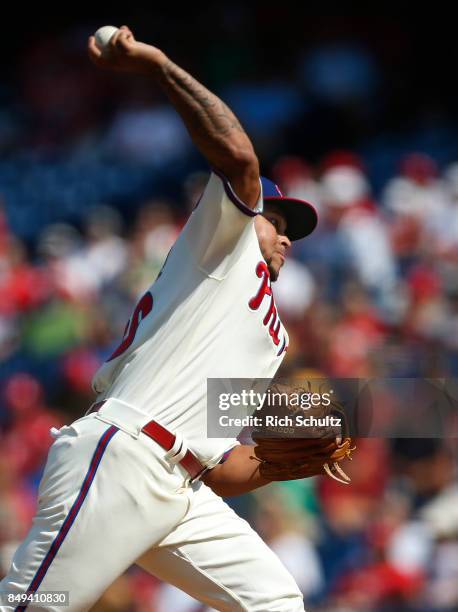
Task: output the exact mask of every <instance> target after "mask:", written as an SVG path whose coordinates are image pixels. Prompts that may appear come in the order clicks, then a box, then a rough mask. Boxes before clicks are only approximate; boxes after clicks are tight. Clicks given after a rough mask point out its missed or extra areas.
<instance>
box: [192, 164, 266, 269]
mask: <svg viewBox="0 0 458 612" xmlns="http://www.w3.org/2000/svg"><path fill="white" fill-rule="evenodd" d="M262 202H263V200H262V185H261V181H259V198H258V202H257V204H256V207H255V208H254V209H252V208H250V207H249V206H247V205H246V204H245V203H244V202H243V201H242V200H241V199H240V198H239V197H238V196H237V194H236V193H235V191H234V189H233V187H232V185H231V183H230V182H229V180H228V179H227V178H226V177H225V176H224V175H222V174H221V173H220V172H219V171H217V170H213V171H212V173H211V175H210V179H209V181H208V183H207V186H206V187H205V191H204V192H203V194H202V197H201V198H200V200H199V202H198V203H197V205H196V207H195V208H194V210H193V212H192V214H191V216H190V218H189V219H188V222H187V223H186V225H185V227H184V229H183V232H182V234H183V236H182V238H183V239H185V240H186V242H187V248H188V250H189V251H190V253H191V255H192V256H193V257H194V259H195V261H196V263H197V265H198V266H199V268H200V269H201V270H202V271H203V272H205V273H206V274H208V275H209V276H212V277H213V278H216V279H222V278H224V277H225V276H226V274H227V273H228V272H229V271H230V269H231V267H232V266H233V264H234V263H235V261H237V259H238V257H239V255H240V253H241V251H243V248H244V245H245V244H246V241H248V240H252V239H253V236H254V234H253V233H254V227H253V225H254V223H253V222H254V218H255V217H256V215H258V214H259V213H261V212H262Z"/></svg>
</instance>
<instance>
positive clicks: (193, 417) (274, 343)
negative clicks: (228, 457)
mask: <svg viewBox="0 0 458 612" xmlns="http://www.w3.org/2000/svg"><path fill="white" fill-rule="evenodd" d="M260 211H262V192H261V194H260V196H259V201H258V205H257V207H256V209H255V210H252V209H250V208H248V207H247V206H246V205H245V204H243V202H242V201H241V200H240V199H239V198H238V197H237V195H236V194H235V192H234V191H233V189H232V187H231V185H230V183H229V181H228V180H227V179H226V178H225V177H223V176H221V175H220V174H219V173H217V172H216V171H214V172H213V173H212V174H211V177H210V180H209V182H208V184H207V186H206V189H205V191H204V193H203V195H202V197H201V199H200V201H199V203H198V205H197V206H196V208H195V209H194V211H193V212H192V214H191V216H190V218H189V220H188V222H187V223H186V225H185V227H184V228H183V230H182V232H181V234H180V236H179V237H178V239H177V241H176V243H175V244H174V246H173V248H172V249H171V251H170V253H169V255H168V257H167V260H166V262H165V264H164V267H163V269H162V271H161V273H160V275H159V277H158V278H157V279H156V281H155V282H154V283H153V285H151V287H149V289H148V290H147V291H146V292H145V294H144V295H143V296H142V297H141V299H140V300H139V302H138V304H137V306H136V307H135V309H134V312H133V315H132V317H131V318H130V320H129V322H128V324H127V326H126V330H125V334H124V338H123V340H122V342H121V343H120V345H119V346H118V348H117V349H116V350H115V351H114V352H113V354H112V355H111V357H110V358H109V359H108V360H107V361H106V362H105V363H104V364H103V366H102V367H101V368H100V369H99V371H98V372H97V373H96V375H95V377H94V379H93V387H94V390H95V391H97V392H98V393H100V397H99V398H98V399H99V400H100V399H106V398H115V399H116V400H119V402H120V403H123V404H125V405H127V406H129V407H134V409H135V410H136V411H138V412H139V413H140V414H144V415H145V418H144V424H145V423H146V422H148V421H149V420H151V419H155V420H157V421H158V422H159V423H161V424H162V425H164V426H165V427H167V428H168V429H169V430H170V431H172V432H174V433H177V432H179V434H181V436H183V438H184V439H185V441H186V443H187V445H188V447H189V448H190V449H191V450H192V451H193V452H194V453H195V454H196V455H197V456H198V457H199V459H200V460H201V461H202V462H203V463H205V464H207V465H210V466H211V465H213V464H215V463H216V462H217V461H218V460H219V458H220V457H221V455H222V454H223V453H224V452H225V451H226V450H227V449H228V448H230V447H232V446H234V445H235V444H236V443H237V442H236V440H235V439H234V438H229V437H228V438H225V439H223V438H207V436H206V432H207V420H206V419H207V398H206V392H207V378H268V379H270V378H272V377H273V376H274V374H275V372H276V371H277V369H278V368H279V366H280V364H281V362H282V360H283V357H284V356H285V351H286V349H287V346H288V335H287V332H286V330H285V328H284V326H283V324H282V323H281V321H280V318H279V315H278V312H277V308H276V305H275V301H274V296H273V294H272V289H271V285H270V277H269V272H268V269H267V265H266V263H265V261H264V259H263V256H262V254H261V250H260V247H259V243H258V238H257V235H256V231H255V227H254V218H255V216H256V214H257V213H258V212H260ZM217 409H218V407H217V406H208V410H209V411H210V410H215V411H216V410H217ZM126 414H128V413H127V412H126Z"/></svg>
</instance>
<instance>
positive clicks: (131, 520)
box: [0, 414, 304, 612]
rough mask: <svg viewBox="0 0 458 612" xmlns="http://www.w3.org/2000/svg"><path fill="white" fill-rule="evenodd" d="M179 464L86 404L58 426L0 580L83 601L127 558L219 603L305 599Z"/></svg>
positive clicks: (252, 535)
mask: <svg viewBox="0 0 458 612" xmlns="http://www.w3.org/2000/svg"><path fill="white" fill-rule="evenodd" d="M186 476H187V473H186V472H185V471H184V470H183V468H181V466H176V465H175V466H174V465H173V464H171V463H170V462H169V461H167V459H166V458H165V451H164V450H163V449H162V448H161V447H160V446H159V445H158V444H156V443H155V442H154V441H153V440H151V439H150V438H149V437H148V436H146V435H145V434H143V433H141V434H140V436H139V437H138V438H135V437H133V436H131V435H130V434H128V433H126V432H124V431H122V430H120V429H118V428H117V427H115V426H113V425H109V424H107V423H104V422H102V421H100V420H99V419H97V418H96V415H95V414H91V415H88V416H85V417H83V418H81V419H78V420H77V421H75V422H74V423H73V424H72V425H70V426H68V427H63V428H62V429H61V430H60V431H59V435H58V437H57V439H56V440H55V442H54V444H53V445H52V447H51V449H50V451H49V455H48V460H47V463H46V467H45V471H44V474H43V478H42V481H41V483H40V487H39V498H38V508H37V513H36V516H35V518H34V520H33V525H32V527H31V529H30V531H29V533H28V535H27V537H26V539H25V540H24V542H23V543H22V544H21V545H20V547H19V548H18V550H17V551H16V554H15V555H14V558H13V561H12V565H11V568H10V571H9V573H8V575H7V576H6V577H5V578H4V580H2V582H1V583H0V591H5V592H8V593H24V592H25V591H34V592H37V593H40V592H50V591H68V592H69V606H68V607H64V608H62V607H57V606H53V605H48V604H46V605H40V606H38V605H37V604H30V605H29V606H27V609H28V610H49V611H51V610H52V611H55V612H64V611H66V610H67V611H70V612H71V611H74V610H75V611H81V610H88V609H89V608H90V607H91V606H92V605H93V604H94V603H95V602H96V601H97V599H98V598H99V597H100V596H101V595H102V594H103V592H104V591H105V590H106V589H107V587H108V586H109V585H110V584H111V583H112V582H113V581H114V580H115V579H116V578H117V577H118V576H119V575H120V574H121V573H123V572H124V571H125V570H126V569H127V568H128V567H129V566H131V565H132V564H135V563H137V564H138V565H140V566H141V567H142V568H144V569H145V570H147V571H148V572H150V573H152V574H154V575H156V576H158V577H159V578H161V579H163V580H165V581H167V582H169V583H171V584H174V585H175V586H177V587H179V588H181V589H183V590H184V591H186V592H187V593H189V594H190V595H191V596H193V597H195V598H196V599H198V600H200V601H202V602H204V603H206V604H207V605H209V606H211V607H213V608H215V609H217V610H222V611H231V612H235V611H242V610H243V611H250V612H255V611H256V612H269V611H272V612H283V611H284V612H301V611H303V610H304V607H303V601H302V595H301V592H300V591H299V589H298V587H297V585H296V583H295V581H294V580H293V578H292V577H291V575H290V574H289V573H288V572H287V570H286V569H285V568H284V566H283V565H282V564H281V562H280V561H279V559H278V558H277V557H276V556H275V554H274V553H273V552H272V551H271V550H270V549H269V548H268V547H267V546H266V544H265V543H264V542H263V541H262V540H261V538H260V537H259V536H258V535H257V534H256V532H255V531H253V530H252V529H251V527H250V526H249V524H248V523H247V522H246V521H244V520H243V519H241V518H240V517H239V516H237V515H236V514H235V513H234V512H233V511H232V509H231V508H230V507H229V506H228V505H227V504H225V503H224V501H223V500H222V499H221V498H220V497H218V496H217V495H215V494H214V493H213V492H212V491H211V490H210V489H209V488H208V487H207V486H206V485H204V484H203V483H200V482H197V483H195V484H193V485H191V486H189V487H184V486H183V485H184V482H185V478H186ZM25 609H26V606H17V605H11V606H10V605H5V604H3V605H2V606H1V610H3V611H7V610H8V611H11V610H17V612H21V611H22V610H25Z"/></svg>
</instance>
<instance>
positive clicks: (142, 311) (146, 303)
mask: <svg viewBox="0 0 458 612" xmlns="http://www.w3.org/2000/svg"><path fill="white" fill-rule="evenodd" d="M152 309H153V296H152V295H151V293H150V292H149V291H148V292H147V293H145V295H144V296H143V297H142V298H141V300H140V301H139V302H138V304H137V305H136V306H135V310H134V314H133V315H132V317H131V318H130V319H129V320H128V321H127V325H126V329H125V330H124V336H123V339H122V342H121V344H120V345H119V346H118V348H117V349H116V350H115V351H114V352H113V353H112V354H111V355H110V357H109V358H108V359H107V361H111V360H112V359H115V358H116V357H119V355H122V353H124V351H126V350H127V349H128V348H129V346H130V345H131V344H132V342H133V341H134V339H135V334H136V333H137V329H138V326H139V325H140V323H141V322H142V321H143V319H144V318H145V317H146V316H147V315H149V313H150V312H151V311H152Z"/></svg>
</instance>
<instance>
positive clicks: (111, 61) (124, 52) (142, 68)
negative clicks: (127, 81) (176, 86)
mask: <svg viewBox="0 0 458 612" xmlns="http://www.w3.org/2000/svg"><path fill="white" fill-rule="evenodd" d="M88 55H89V59H90V60H91V61H92V62H93V63H94V64H95V65H96V66H99V67H100V68H107V69H111V70H119V71H123V72H137V73H141V74H148V73H151V72H152V70H154V68H157V67H160V66H161V64H164V63H165V62H166V61H167V57H166V55H165V54H164V53H163V52H162V51H161V50H160V49H157V48H156V47H153V46H151V45H147V44H145V43H141V42H138V41H136V40H135V38H134V35H133V34H132V32H131V30H130V29H129V28H128V27H127V26H126V25H123V26H121V27H120V28H119V30H118V31H117V32H116V33H115V34H114V35H113V36H112V38H111V40H110V42H109V43H108V47H107V49H106V50H104V51H103V52H102V51H101V50H100V49H99V48H98V47H97V45H96V43H95V38H94V36H90V37H89V40H88Z"/></svg>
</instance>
